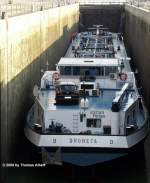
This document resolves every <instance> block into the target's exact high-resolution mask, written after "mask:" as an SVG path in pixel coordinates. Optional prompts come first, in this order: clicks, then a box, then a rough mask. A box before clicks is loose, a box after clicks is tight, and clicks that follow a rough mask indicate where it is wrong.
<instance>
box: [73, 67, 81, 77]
mask: <svg viewBox="0 0 150 183" xmlns="http://www.w3.org/2000/svg"><path fill="white" fill-rule="evenodd" d="M73 75H74V76H79V75H80V67H79V66H75V67H73Z"/></svg>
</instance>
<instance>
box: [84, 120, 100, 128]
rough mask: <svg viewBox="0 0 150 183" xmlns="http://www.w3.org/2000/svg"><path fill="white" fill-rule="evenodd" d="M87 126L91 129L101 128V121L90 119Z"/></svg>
mask: <svg viewBox="0 0 150 183" xmlns="http://www.w3.org/2000/svg"><path fill="white" fill-rule="evenodd" d="M86 126H87V127H91V128H92V127H95V128H101V119H93V118H88V119H87V123H86Z"/></svg>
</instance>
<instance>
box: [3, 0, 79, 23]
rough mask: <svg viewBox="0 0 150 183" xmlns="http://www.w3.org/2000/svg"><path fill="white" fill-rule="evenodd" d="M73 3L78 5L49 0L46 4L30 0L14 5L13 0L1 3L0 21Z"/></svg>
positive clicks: (69, 1)
mask: <svg viewBox="0 0 150 183" xmlns="http://www.w3.org/2000/svg"><path fill="white" fill-rule="evenodd" d="M17 2H19V1H17ZM75 3H78V0H50V1H47V2H44V0H41V1H40V2H34V1H32V0H31V1H30V2H25V1H22V0H20V3H15V0H14V3H4V1H1V2H0V19H4V18H6V17H12V16H17V15H21V14H27V13H32V12H36V11H43V10H47V9H51V8H56V7H60V6H65V5H70V4H75Z"/></svg>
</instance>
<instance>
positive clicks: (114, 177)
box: [6, 135, 150, 183]
mask: <svg viewBox="0 0 150 183" xmlns="http://www.w3.org/2000/svg"><path fill="white" fill-rule="evenodd" d="M20 148H21V151H22V152H21V154H18V160H19V159H23V160H19V161H22V162H25V163H27V162H28V163H29V162H40V160H39V159H38V157H39V154H37V151H36V150H35V149H34V148H33V147H32V146H31V145H30V143H29V142H26V145H25V146H23V147H20ZM7 170H8V172H7V181H6V182H7V183H18V182H19V183H32V182H33V183H34V182H36V183H42V182H43V183H70V182H77V183H150V135H149V136H148V138H147V139H146V141H145V146H144V152H143V151H137V153H135V154H134V155H131V156H127V157H123V158H121V159H118V160H115V161H111V162H107V163H103V164H98V165H95V166H91V167H74V166H71V165H66V164H65V165H63V166H52V165H51V166H46V167H44V168H22V167H20V168H7Z"/></svg>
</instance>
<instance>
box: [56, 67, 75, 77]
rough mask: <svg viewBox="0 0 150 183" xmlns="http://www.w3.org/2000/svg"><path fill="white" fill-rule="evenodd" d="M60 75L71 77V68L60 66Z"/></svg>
mask: <svg viewBox="0 0 150 183" xmlns="http://www.w3.org/2000/svg"><path fill="white" fill-rule="evenodd" d="M59 69H60V74H61V75H67V76H68V75H72V67H71V66H61V67H60V68H59Z"/></svg>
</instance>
